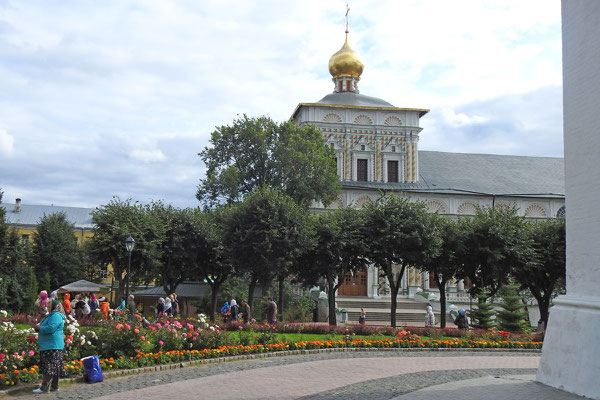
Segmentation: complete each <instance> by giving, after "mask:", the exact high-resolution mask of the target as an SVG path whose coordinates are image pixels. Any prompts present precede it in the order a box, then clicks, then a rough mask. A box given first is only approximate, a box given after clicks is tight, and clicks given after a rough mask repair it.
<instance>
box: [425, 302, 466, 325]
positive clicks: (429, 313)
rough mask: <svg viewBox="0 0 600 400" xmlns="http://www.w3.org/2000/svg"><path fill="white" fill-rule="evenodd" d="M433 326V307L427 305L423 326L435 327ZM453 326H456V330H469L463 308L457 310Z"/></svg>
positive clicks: (434, 322)
mask: <svg viewBox="0 0 600 400" xmlns="http://www.w3.org/2000/svg"><path fill="white" fill-rule="evenodd" d="M435 324H436V321H435V314H434V313H433V307H431V304H428V305H427V309H426V312H425V326H435ZM454 325H456V327H457V328H458V329H464V330H468V329H469V320H468V318H467V311H466V310H465V309H464V308H461V309H460V310H458V316H457V317H456V319H455V320H454Z"/></svg>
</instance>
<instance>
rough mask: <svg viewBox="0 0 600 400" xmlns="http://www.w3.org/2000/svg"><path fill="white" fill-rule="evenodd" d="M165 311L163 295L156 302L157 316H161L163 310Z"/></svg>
mask: <svg viewBox="0 0 600 400" xmlns="http://www.w3.org/2000/svg"><path fill="white" fill-rule="evenodd" d="M164 311H165V299H163V298H162V297H159V298H158V301H157V302H156V318H159V317H160V316H161V315H162V314H163V312H164Z"/></svg>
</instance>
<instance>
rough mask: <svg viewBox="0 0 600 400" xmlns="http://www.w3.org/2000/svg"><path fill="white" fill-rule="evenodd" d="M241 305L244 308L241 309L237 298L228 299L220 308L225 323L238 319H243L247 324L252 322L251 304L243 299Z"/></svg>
mask: <svg viewBox="0 0 600 400" xmlns="http://www.w3.org/2000/svg"><path fill="white" fill-rule="evenodd" d="M241 306H242V307H243V308H242V309H240V306H239V305H238V303H237V301H235V299H232V300H231V302H227V301H226V302H225V303H223V307H221V310H220V312H221V318H222V320H223V323H228V322H237V321H243V322H244V323H246V324H248V323H250V322H251V321H252V319H251V318H252V313H251V309H250V304H248V302H247V301H246V300H242V301H241Z"/></svg>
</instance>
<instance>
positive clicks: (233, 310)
mask: <svg viewBox="0 0 600 400" xmlns="http://www.w3.org/2000/svg"><path fill="white" fill-rule="evenodd" d="M239 312H240V307H239V306H238V304H237V301H235V299H232V300H231V303H229V316H230V317H229V318H230V320H229V321H230V322H237V320H238V313H239Z"/></svg>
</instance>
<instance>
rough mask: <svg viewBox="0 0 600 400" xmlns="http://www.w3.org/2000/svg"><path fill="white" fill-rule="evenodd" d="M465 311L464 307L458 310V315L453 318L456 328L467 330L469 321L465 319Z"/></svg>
mask: <svg viewBox="0 0 600 400" xmlns="http://www.w3.org/2000/svg"><path fill="white" fill-rule="evenodd" d="M466 314H467V312H466V311H465V309H464V308H461V309H460V310H458V317H456V319H455V320H454V324H455V325H456V326H457V327H458V329H464V330H469V321H468V320H467V315H466Z"/></svg>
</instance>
